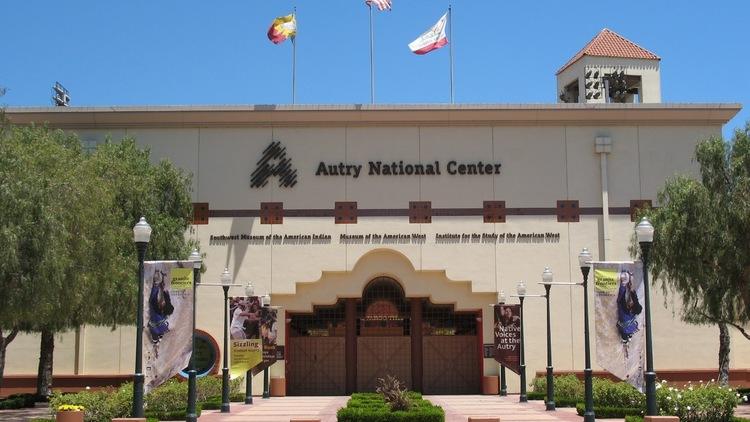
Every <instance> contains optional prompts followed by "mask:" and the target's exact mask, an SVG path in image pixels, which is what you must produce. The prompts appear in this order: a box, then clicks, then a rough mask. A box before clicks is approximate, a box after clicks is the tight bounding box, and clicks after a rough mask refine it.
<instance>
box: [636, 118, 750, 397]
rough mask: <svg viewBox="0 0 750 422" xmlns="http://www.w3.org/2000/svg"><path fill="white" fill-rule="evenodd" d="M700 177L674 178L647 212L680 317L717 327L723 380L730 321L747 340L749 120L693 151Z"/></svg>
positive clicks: (654, 257)
mask: <svg viewBox="0 0 750 422" xmlns="http://www.w3.org/2000/svg"><path fill="white" fill-rule="evenodd" d="M695 155H696V160H697V162H698V163H699V164H700V178H699V179H695V178H692V177H688V176H677V177H674V178H672V179H670V180H668V181H667V183H666V184H665V186H664V188H663V189H662V190H661V191H660V192H659V195H658V200H659V204H660V207H659V208H657V209H654V210H649V211H648V215H649V217H650V218H651V220H652V223H653V225H654V227H655V228H656V232H655V236H654V245H653V248H652V249H651V250H652V253H651V264H652V271H653V273H654V275H655V279H658V280H659V281H660V284H661V287H662V289H663V290H664V292H665V294H669V293H672V294H674V295H675V296H676V297H679V299H680V301H681V302H682V307H681V317H682V319H683V320H684V321H685V322H688V323H691V324H702V325H705V324H710V325H717V326H718V328H719V377H718V378H719V381H720V382H722V383H724V384H726V383H727V381H728V379H729V347H730V336H729V327H734V328H736V329H737V330H738V331H739V332H740V333H742V335H744V336H745V337H746V338H747V339H748V340H750V334H749V333H748V331H747V328H746V326H747V324H748V322H750V123H748V124H747V125H746V126H745V128H744V129H742V130H740V129H738V130H736V131H735V133H734V136H733V138H732V139H731V140H730V141H729V142H725V141H724V140H722V139H721V138H710V139H707V140H704V141H702V142H700V143H699V144H698V145H697V146H696V149H695Z"/></svg>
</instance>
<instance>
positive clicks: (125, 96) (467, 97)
mask: <svg viewBox="0 0 750 422" xmlns="http://www.w3.org/2000/svg"><path fill="white" fill-rule="evenodd" d="M449 3H452V9H453V24H452V29H453V32H452V34H451V35H450V38H451V39H450V41H451V44H452V46H453V55H454V72H455V78H454V80H455V101H456V103H464V104H479V103H481V104H486V103H496V104H516V103H554V102H556V98H557V94H558V93H557V92H556V83H555V72H556V71H557V69H558V68H559V67H560V66H561V65H563V64H564V63H565V62H566V61H567V60H568V59H569V58H570V57H571V56H573V55H574V54H575V53H576V52H577V51H578V50H580V49H581V48H582V47H583V46H584V45H586V43H587V42H588V41H589V40H590V39H591V38H593V37H594V36H595V35H596V34H597V33H598V32H599V31H600V30H601V29H603V28H609V29H611V30H613V31H615V32H617V33H619V34H621V35H622V36H624V37H625V38H628V39H630V40H631V41H633V42H635V43H636V44H639V45H640V46H642V47H644V48H646V49H648V50H650V51H652V52H654V53H656V54H657V55H658V56H660V57H661V59H662V60H661V78H662V102H664V103H704V102H712V103H741V104H743V106H744V107H745V109H743V110H742V111H741V112H740V114H738V116H737V117H735V118H734V119H733V120H731V121H730V122H729V124H728V125H727V126H726V127H725V130H724V135H725V136H729V135H731V132H732V130H733V129H734V128H738V127H741V126H744V123H745V122H746V121H749V120H750V74H748V69H750V54H748V53H749V52H750V32H748V31H747V17H748V16H750V1H746V0H731V1H730V0H718V1H714V2H706V1H698V0H683V1H676V0H663V1H654V0H630V1H627V2H623V1H598V2H594V1H590V0H588V1H578V0H569V1H559V0H537V1H515V2H508V1H499V0H452V1H451V2H449V1H446V0H393V10H392V11H390V12H375V16H374V24H375V91H376V92H375V101H376V103H378V104H420V103H447V102H449V101H450V88H449V87H450V76H449V75H450V73H449V63H450V61H449V49H448V48H447V47H446V48H443V49H440V50H437V51H435V52H432V53H430V54H427V55H425V56H417V55H415V54H412V53H411V52H410V51H409V49H408V48H407V44H408V43H409V42H411V41H412V40H414V39H415V38H416V37H417V36H419V35H420V34H421V33H422V32H423V31H425V30H426V29H428V28H429V27H430V26H431V25H433V24H434V23H435V22H436V21H437V20H438V19H439V18H440V16H442V14H443V13H445V11H446V9H447V7H448V4H449ZM294 7H296V10H297V21H298V28H299V30H298V37H297V78H296V81H297V103H299V104H352V103H369V102H370V51H369V26H368V17H369V14H368V9H367V7H366V6H365V5H364V1H363V0H318V1H312V0H296V1H294V0H267V1H261V0H243V1H239V0H215V1H206V0H203V1H196V0H180V1H177V0H158V1H154V0H128V1H119V2H111V1H103V0H66V1H53V0H47V1H42V0H3V5H2V8H0V39H2V40H3V47H2V50H3V52H2V54H1V55H0V86H2V87H5V88H6V89H7V92H6V94H5V96H4V97H0V106H48V105H51V100H50V96H51V92H50V88H51V86H52V85H53V84H54V83H55V81H60V82H61V83H62V84H63V85H64V86H65V87H66V88H67V89H68V90H69V91H70V93H71V105H73V106H110V105H188V104H191V105H192V104H198V105H211V104H288V103H291V101H292V93H291V92H292V89H291V86H292V83H291V81H292V71H291V68H292V45H291V43H289V42H286V43H283V44H280V45H274V44H272V43H271V42H270V41H268V39H267V38H266V31H267V30H268V27H269V26H270V24H271V21H272V20H273V18H274V17H277V16H281V15H285V14H288V13H290V12H291V11H292V10H293V8H294Z"/></svg>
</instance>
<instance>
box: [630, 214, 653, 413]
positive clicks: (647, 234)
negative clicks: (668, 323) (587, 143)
mask: <svg viewBox="0 0 750 422" xmlns="http://www.w3.org/2000/svg"><path fill="white" fill-rule="evenodd" d="M635 233H636V235H637V237H638V243H639V244H640V245H641V259H642V261H643V291H644V292H645V298H646V374H645V378H646V415H648V416H655V415H658V413H657V409H656V373H655V372H654V350H653V344H652V333H651V301H650V297H649V287H648V254H649V252H650V251H651V243H652V242H653V241H654V226H652V225H651V222H650V221H649V220H648V218H646V217H643V218H642V219H641V222H640V223H638V225H637V226H636V227H635Z"/></svg>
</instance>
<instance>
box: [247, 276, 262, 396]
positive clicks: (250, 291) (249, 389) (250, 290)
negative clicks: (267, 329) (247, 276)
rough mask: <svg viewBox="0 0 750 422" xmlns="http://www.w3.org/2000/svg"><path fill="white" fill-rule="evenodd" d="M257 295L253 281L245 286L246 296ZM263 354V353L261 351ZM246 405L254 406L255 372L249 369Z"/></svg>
mask: <svg viewBox="0 0 750 422" xmlns="http://www.w3.org/2000/svg"><path fill="white" fill-rule="evenodd" d="M254 295H255V287H253V283H252V282H251V281H248V282H247V285H246V286H245V296H247V297H250V296H254ZM261 353H263V352H262V351H261ZM245 404H253V370H252V368H251V369H248V370H247V373H246V374H245Z"/></svg>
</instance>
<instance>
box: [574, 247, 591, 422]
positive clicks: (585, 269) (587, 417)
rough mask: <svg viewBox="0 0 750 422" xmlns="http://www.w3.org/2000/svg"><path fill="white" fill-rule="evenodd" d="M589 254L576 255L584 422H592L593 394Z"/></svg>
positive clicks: (584, 252) (584, 251)
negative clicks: (583, 362)
mask: <svg viewBox="0 0 750 422" xmlns="http://www.w3.org/2000/svg"><path fill="white" fill-rule="evenodd" d="M591 259H592V257H591V252H589V250H588V249H587V248H583V250H581V253H579V254H578V264H579V265H580V266H581V274H583V283H582V286H583V336H584V345H585V346H584V347H585V349H584V351H585V356H586V367H585V368H584V369H583V374H584V396H585V399H586V400H585V401H586V411H585V412H584V413H583V420H584V422H594V421H595V415H594V392H593V384H592V383H593V380H592V378H591V375H592V373H591V349H590V345H589V292H588V278H589V271H590V270H591Z"/></svg>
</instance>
